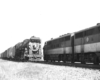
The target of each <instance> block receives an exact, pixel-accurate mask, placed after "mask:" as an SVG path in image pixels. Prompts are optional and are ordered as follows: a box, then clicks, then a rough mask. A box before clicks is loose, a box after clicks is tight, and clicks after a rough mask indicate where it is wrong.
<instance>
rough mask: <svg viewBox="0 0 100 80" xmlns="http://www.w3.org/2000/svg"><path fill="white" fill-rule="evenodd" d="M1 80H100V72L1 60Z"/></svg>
mask: <svg viewBox="0 0 100 80" xmlns="http://www.w3.org/2000/svg"><path fill="white" fill-rule="evenodd" d="M0 80H100V70H93V69H85V68H75V67H69V66H58V65H57V66H56V65H48V64H40V63H34V62H12V61H7V60H0Z"/></svg>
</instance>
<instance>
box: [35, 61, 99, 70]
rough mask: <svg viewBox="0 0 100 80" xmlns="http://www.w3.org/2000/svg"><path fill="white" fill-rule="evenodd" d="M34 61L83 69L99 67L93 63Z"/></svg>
mask: <svg viewBox="0 0 100 80" xmlns="http://www.w3.org/2000/svg"><path fill="white" fill-rule="evenodd" d="M34 63H40V64H46V65H55V66H68V67H73V68H84V69H94V70H95V69H100V65H93V64H89V63H86V64H81V63H71V62H66V63H64V62H46V61H37V62H36V61H34Z"/></svg>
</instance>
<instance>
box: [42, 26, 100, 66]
mask: <svg viewBox="0 0 100 80" xmlns="http://www.w3.org/2000/svg"><path fill="white" fill-rule="evenodd" d="M43 54H44V60H45V61H63V62H66V61H70V62H72V63H74V62H81V63H82V64H85V63H86V62H92V63H94V64H96V65H98V64H99V62H100V24H97V25H96V26H93V27H90V28H87V29H84V30H80V31H77V32H74V33H69V34H66V35H63V36H60V37H58V38H55V39H51V40H48V41H46V42H45V44H44V48H43Z"/></svg>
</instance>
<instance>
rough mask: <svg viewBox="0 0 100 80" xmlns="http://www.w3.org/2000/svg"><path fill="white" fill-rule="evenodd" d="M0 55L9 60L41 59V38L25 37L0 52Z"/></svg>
mask: <svg viewBox="0 0 100 80" xmlns="http://www.w3.org/2000/svg"><path fill="white" fill-rule="evenodd" d="M0 57H1V58H3V59H11V60H27V61H29V60H31V61H34V60H41V58H42V52H41V39H40V38H38V37H34V36H32V37H31V38H30V39H25V40H24V41H23V42H19V43H17V44H16V45H15V46H13V47H10V48H8V49H7V50H5V51H4V52H3V53H1V54H0Z"/></svg>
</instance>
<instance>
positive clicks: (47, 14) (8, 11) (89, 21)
mask: <svg viewBox="0 0 100 80" xmlns="http://www.w3.org/2000/svg"><path fill="white" fill-rule="evenodd" d="M99 22H100V0H0V52H3V51H4V50H6V49H7V48H9V47H12V46H14V45H15V44H17V43H18V42H22V41H23V40H24V39H27V38H30V37H31V36H37V37H40V38H41V40H42V46H43V45H44V42H45V41H47V40H50V39H51V38H56V37H59V36H60V35H63V34H67V33H73V32H76V31H79V30H82V29H85V28H89V27H92V26H94V25H96V24H97V23H99Z"/></svg>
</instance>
